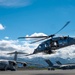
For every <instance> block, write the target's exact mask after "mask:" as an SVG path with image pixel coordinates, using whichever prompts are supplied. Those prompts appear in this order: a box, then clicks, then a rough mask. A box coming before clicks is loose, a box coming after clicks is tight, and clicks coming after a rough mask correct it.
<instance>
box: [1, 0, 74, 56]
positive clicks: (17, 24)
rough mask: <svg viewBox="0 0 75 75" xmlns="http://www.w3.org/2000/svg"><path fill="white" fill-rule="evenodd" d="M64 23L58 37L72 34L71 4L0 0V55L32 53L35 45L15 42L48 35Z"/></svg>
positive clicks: (50, 0)
mask: <svg viewBox="0 0 75 75" xmlns="http://www.w3.org/2000/svg"><path fill="white" fill-rule="evenodd" d="M67 21H71V22H70V24H69V25H68V26H67V27H66V28H65V29H63V30H62V31H61V32H60V33H58V34H57V36H58V35H60V36H61V34H62V35H70V36H74V34H75V27H74V26H75V0H0V53H1V54H2V55H4V54H3V53H7V52H10V51H14V50H17V51H24V52H27V53H32V52H33V50H34V49H35V48H36V47H37V46H38V44H39V43H35V44H30V43H29V42H30V39H29V40H18V39H17V38H18V37H19V36H39V35H50V34H53V33H55V32H57V31H58V30H59V29H60V28H61V27H62V26H63V25H64V24H65V23H66V22H67Z"/></svg>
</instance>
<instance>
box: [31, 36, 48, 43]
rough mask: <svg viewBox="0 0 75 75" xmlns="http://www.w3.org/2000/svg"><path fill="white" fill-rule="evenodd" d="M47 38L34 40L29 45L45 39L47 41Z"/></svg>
mask: <svg viewBox="0 0 75 75" xmlns="http://www.w3.org/2000/svg"><path fill="white" fill-rule="evenodd" d="M47 38H48V37H46V38H42V39H39V40H36V41H33V42H31V43H30V44H33V43H36V42H39V41H42V40H45V39H47Z"/></svg>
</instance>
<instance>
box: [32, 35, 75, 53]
mask: <svg viewBox="0 0 75 75" xmlns="http://www.w3.org/2000/svg"><path fill="white" fill-rule="evenodd" d="M73 44H75V38H72V37H69V36H63V37H54V38H50V39H48V40H46V41H44V42H42V43H41V44H40V45H39V46H38V47H37V48H36V49H35V50H34V52H33V53H34V54H36V53H39V52H45V53H47V54H51V53H53V52H52V50H56V49H59V48H62V47H66V46H69V45H73Z"/></svg>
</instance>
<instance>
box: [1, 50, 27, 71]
mask: <svg viewBox="0 0 75 75" xmlns="http://www.w3.org/2000/svg"><path fill="white" fill-rule="evenodd" d="M7 54H14V60H5V59H0V70H4V71H6V70H11V71H16V69H17V64H18V63H20V64H22V65H23V67H26V66H27V63H26V62H22V61H17V54H26V53H23V52H17V51H15V52H11V53H7Z"/></svg>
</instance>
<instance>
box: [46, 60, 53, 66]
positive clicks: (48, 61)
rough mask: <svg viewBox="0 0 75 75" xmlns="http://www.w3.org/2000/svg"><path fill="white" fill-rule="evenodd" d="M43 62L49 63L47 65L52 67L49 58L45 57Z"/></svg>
mask: <svg viewBox="0 0 75 75" xmlns="http://www.w3.org/2000/svg"><path fill="white" fill-rule="evenodd" d="M45 62H46V63H47V64H48V65H49V67H53V63H52V62H51V61H50V60H49V59H45Z"/></svg>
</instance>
